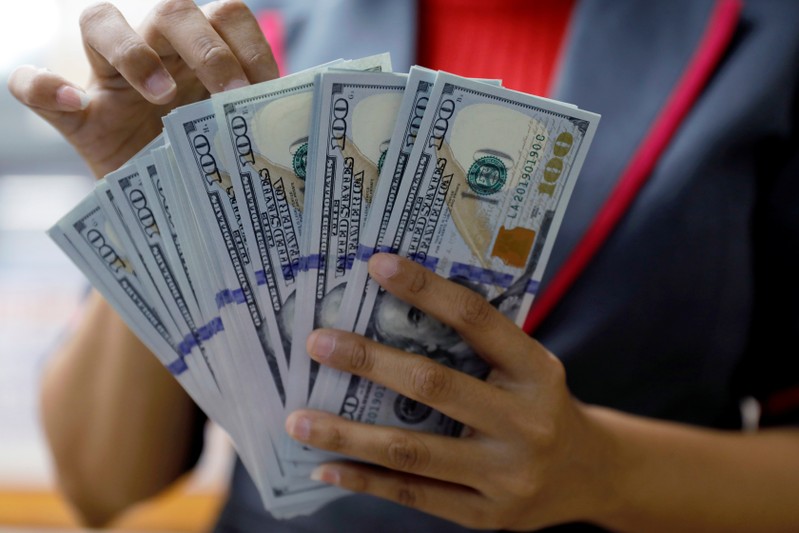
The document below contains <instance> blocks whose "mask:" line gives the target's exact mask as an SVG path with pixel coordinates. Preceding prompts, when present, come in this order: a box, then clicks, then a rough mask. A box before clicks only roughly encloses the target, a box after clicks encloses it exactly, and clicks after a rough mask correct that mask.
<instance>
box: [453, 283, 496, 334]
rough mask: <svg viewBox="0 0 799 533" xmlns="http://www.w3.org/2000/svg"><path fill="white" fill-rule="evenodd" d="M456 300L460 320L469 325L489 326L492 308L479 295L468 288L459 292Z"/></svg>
mask: <svg viewBox="0 0 799 533" xmlns="http://www.w3.org/2000/svg"><path fill="white" fill-rule="evenodd" d="M457 300H458V301H457V302H456V309H459V312H458V314H459V315H460V319H461V321H462V322H463V323H464V325H466V326H470V327H484V328H487V327H490V326H491V318H492V317H493V311H494V308H493V307H491V304H489V303H488V301H487V300H486V299H485V298H483V297H482V296H481V295H479V294H477V293H476V292H474V291H471V290H469V289H464V290H462V291H461V292H460V294H459V296H458V298H457Z"/></svg>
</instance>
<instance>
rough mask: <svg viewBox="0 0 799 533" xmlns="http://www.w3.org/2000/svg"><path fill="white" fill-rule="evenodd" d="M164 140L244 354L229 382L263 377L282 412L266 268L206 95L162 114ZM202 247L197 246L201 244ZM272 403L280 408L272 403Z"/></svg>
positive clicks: (214, 288) (269, 398)
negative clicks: (263, 291)
mask: <svg viewBox="0 0 799 533" xmlns="http://www.w3.org/2000/svg"><path fill="white" fill-rule="evenodd" d="M164 126H165V131H166V134H167V137H168V139H169V144H170V146H171V148H172V150H173V152H174V154H175V160H176V161H177V163H178V166H179V169H180V176H178V179H179V180H181V181H182V182H183V183H182V186H181V187H178V190H179V191H182V192H183V193H185V194H186V195H188V198H186V199H185V203H187V204H188V205H190V206H191V209H192V210H193V211H194V213H195V217H196V219H197V222H198V224H199V225H200V231H201V232H202V237H203V240H205V241H206V242H205V248H206V249H208V250H209V251H210V252H211V255H209V256H207V257H194V258H193V260H194V261H196V262H198V263H200V264H202V263H206V264H207V263H211V262H213V269H214V271H215V273H216V276H214V277H213V278H211V279H208V280H207V281H208V282H209V283H210V284H211V285H210V286H208V287H207V288H206V290H209V291H211V294H213V295H214V298H215V299H216V301H217V306H218V307H219V311H220V314H221V315H222V316H225V315H229V316H230V319H229V320H225V325H226V327H228V328H235V329H236V331H237V334H238V336H239V338H238V340H237V343H238V344H239V348H240V349H241V350H243V351H244V352H245V354H246V355H242V356H241V357H237V358H232V359H231V360H230V363H231V366H232V367H233V368H232V369H231V371H230V374H231V376H230V378H231V383H233V382H235V378H241V377H242V376H245V375H248V374H249V375H252V376H262V378H263V383H262V384H261V386H262V387H263V388H264V396H265V397H264V401H265V402H268V403H265V407H267V408H268V409H269V410H270V411H271V412H272V414H273V416H274V417H280V416H281V415H282V404H283V403H284V402H285V388H284V384H283V379H284V376H285V375H286V374H287V373H288V365H287V362H286V357H285V355H284V353H283V350H282V346H281V345H280V343H279V342H275V340H276V339H277V338H278V331H277V323H276V320H275V318H274V316H273V315H271V316H270V314H271V310H272V307H271V306H265V305H262V302H259V301H258V300H257V297H256V289H255V288H256V287H257V286H258V284H259V283H266V279H265V278H266V277H267V276H269V275H271V272H263V271H261V272H255V271H253V269H252V268H251V264H250V254H249V251H248V249H247V242H246V237H245V235H244V231H243V228H242V223H241V211H240V206H239V203H238V200H237V198H236V195H235V191H234V189H233V186H232V183H231V180H230V171H229V169H227V168H225V166H224V163H223V159H222V157H221V154H220V151H219V144H220V140H219V138H218V136H219V128H218V124H217V122H216V119H215V116H214V113H213V105H212V103H211V101H210V100H206V101H203V102H198V103H196V104H190V105H188V106H184V107H182V108H178V109H176V110H175V111H173V112H172V113H170V114H169V115H167V116H166V117H165V118H164ZM200 249H202V248H200ZM275 399H277V402H278V403H279V404H281V405H280V406H279V407H278V406H277V405H273V404H274V403H275Z"/></svg>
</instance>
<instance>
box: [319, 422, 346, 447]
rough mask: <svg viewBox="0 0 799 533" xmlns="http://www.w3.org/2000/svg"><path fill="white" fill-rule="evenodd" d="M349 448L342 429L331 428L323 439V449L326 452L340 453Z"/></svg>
mask: <svg viewBox="0 0 799 533" xmlns="http://www.w3.org/2000/svg"><path fill="white" fill-rule="evenodd" d="M346 446H347V439H346V437H345V436H344V433H343V432H342V431H341V429H339V428H337V427H331V428H330V429H328V430H327V431H326V432H325V434H324V436H323V437H322V447H323V448H324V449H326V450H330V451H333V452H338V451H341V450H344V449H345V447H346Z"/></svg>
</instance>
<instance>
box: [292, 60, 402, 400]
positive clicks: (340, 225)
mask: <svg viewBox="0 0 799 533" xmlns="http://www.w3.org/2000/svg"><path fill="white" fill-rule="evenodd" d="M406 82H407V75H404V74H393V73H379V74H378V73H354V72H328V73H323V74H319V75H318V78H317V83H316V87H315V96H314V98H315V100H316V102H317V103H318V105H319V113H318V115H317V116H318V123H317V124H316V128H315V129H314V131H313V134H314V137H312V139H311V142H310V143H309V154H310V155H309V157H310V158H312V161H309V163H310V164H311V167H310V169H309V171H311V172H313V174H311V175H313V176H314V181H313V182H312V183H309V185H308V187H309V188H310V187H312V188H313V190H312V192H311V193H310V195H308V196H306V200H307V201H306V209H305V212H306V216H305V219H304V222H303V228H302V231H303V233H304V234H306V235H307V236H308V241H307V244H308V248H307V249H306V252H305V257H304V261H305V265H306V267H307V273H306V275H307V277H306V279H305V282H304V283H302V284H301V285H300V286H299V287H298V289H297V295H296V306H295V314H294V331H295V337H296V338H299V339H305V338H306V337H307V336H308V335H309V334H310V333H311V331H312V330H313V329H314V328H317V327H325V326H333V324H334V323H335V317H336V314H337V313H338V309H339V305H340V303H341V298H342V296H343V294H344V289H345V287H346V282H347V279H348V275H349V272H350V269H351V267H352V264H353V261H354V260H355V255H356V253H357V250H358V242H359V234H360V230H361V228H362V226H363V223H364V222H365V220H366V216H367V214H368V210H369V205H370V204H371V201H372V197H373V195H374V192H375V188H376V184H377V177H378V174H379V168H380V166H381V164H382V160H384V158H385V154H386V151H387V149H388V144H389V139H390V137H391V132H392V130H393V127H394V121H395V119H396V114H397V108H398V107H399V104H400V101H401V99H402V94H403V91H404V89H405V84H406ZM291 360H292V368H291V377H290V380H291V381H290V387H289V389H290V391H291V392H290V395H291V396H290V401H289V405H290V406H299V405H301V404H303V403H305V402H306V401H307V399H308V395H309V394H310V392H311V391H312V390H313V384H314V380H315V376H316V373H317V369H318V367H317V366H316V364H315V363H313V362H312V361H311V359H310V357H309V356H308V354H307V351H306V350H305V343H304V342H297V343H294V344H293V346H292V353H291Z"/></svg>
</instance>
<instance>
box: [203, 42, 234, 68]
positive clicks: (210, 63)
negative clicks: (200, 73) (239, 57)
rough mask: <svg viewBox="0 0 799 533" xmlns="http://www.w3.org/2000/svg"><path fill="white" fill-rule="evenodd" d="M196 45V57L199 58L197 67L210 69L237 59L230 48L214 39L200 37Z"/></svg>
mask: <svg viewBox="0 0 799 533" xmlns="http://www.w3.org/2000/svg"><path fill="white" fill-rule="evenodd" d="M195 47H196V48H195V49H196V53H195V57H197V58H198V62H197V65H196V67H197V68H201V69H205V70H209V71H210V70H214V69H216V68H219V67H220V66H222V65H225V64H226V63H229V62H232V61H235V58H234V57H233V53H232V52H231V51H230V49H229V48H227V47H226V46H224V45H222V44H221V43H220V42H217V41H216V40H214V39H210V38H203V39H198V40H197V43H196V45H195Z"/></svg>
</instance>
